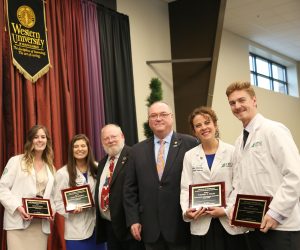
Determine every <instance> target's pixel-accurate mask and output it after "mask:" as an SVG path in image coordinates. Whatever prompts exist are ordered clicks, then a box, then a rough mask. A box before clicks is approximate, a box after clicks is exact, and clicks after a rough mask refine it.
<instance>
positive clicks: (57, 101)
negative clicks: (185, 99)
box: [0, 0, 104, 250]
mask: <svg viewBox="0 0 300 250" xmlns="http://www.w3.org/2000/svg"><path fill="white" fill-rule="evenodd" d="M4 3H5V0H0V27H1V37H0V95H1V96H0V98H1V100H0V117H1V123H0V131H1V132H0V140H1V143H0V175H1V174H2V171H3V168H4V166H5V164H6V162H7V160H8V158H10V157H11V156H13V155H15V154H19V153H22V152H23V145H24V138H25V136H26V133H27V131H28V129H29V128H30V127H31V126H33V125H34V124H43V125H45V126H47V128H48V129H49V131H50V133H51V137H52V140H53V149H54V155H55V159H54V164H55V167H56V168H57V169H58V168H60V167H61V166H62V165H63V164H65V163H66V160H67V147H68V142H69V141H70V139H71V137H72V136H73V135H74V134H77V133H85V134H86V135H87V136H88V137H89V138H90V139H91V141H93V142H94V146H97V147H98V146H99V144H96V143H95V142H96V140H99V137H98V132H97V131H99V130H100V128H101V126H102V125H103V124H104V119H103V112H104V111H103V100H102V98H103V97H102V88H101V86H100V87H99V85H100V84H101V81H100V80H99V79H101V71H98V68H99V67H101V66H100V61H99V58H100V56H99V53H98V58H97V59H95V60H97V61H98V65H97V66H96V67H95V68H94V69H93V70H96V71H97V77H96V78H94V79H92V78H91V74H92V73H95V72H89V70H90V69H88V67H90V65H91V64H92V63H94V61H95V60H91V58H90V57H91V54H93V53H94V52H95V51H99V48H98V47H99V43H97V42H93V43H91V44H88V45H87V44H85V41H88V40H87V37H86V36H85V33H84V30H85V29H86V28H85V27H84V24H85V23H88V22H89V20H88V19H86V20H85V23H84V20H83V14H82V6H81V0H64V1H61V0H48V1H47V2H46V5H45V6H46V16H47V19H46V22H47V35H48V45H49V53H50V62H51V64H52V67H51V69H50V71H49V72H48V73H47V74H46V75H44V76H43V77H42V78H40V79H39V80H38V81H37V82H36V83H34V84H33V83H31V82H29V81H27V80H25V78H24V77H23V76H22V75H21V74H20V73H19V72H18V70H17V69H16V68H15V67H14V66H13V65H12V61H11V50H10V45H9V37H8V31H7V28H6V30H5V27H6V14H5V13H6V12H5V10H4ZM86 18H87V16H86ZM96 30H97V29H96ZM97 33H98V32H97ZM95 39H96V38H95ZM97 39H99V38H97ZM87 46H91V48H89V51H87ZM95 89H96V90H97V92H95ZM94 92H95V93H94ZM91 93H92V94H93V96H94V97H93V98H90V96H91ZM99 99H100V100H99ZM96 101H97V102H96ZM94 106H97V109H95V107H94ZM94 110H96V113H95V115H94V113H93V112H91V111H94ZM97 121H98V123H97ZM96 123H97V127H95V126H96V125H95V124H96ZM96 150H97V151H99V150H100V149H99V148H97V149H96ZM0 207H1V209H0V226H1V233H2V237H1V246H2V249H3V250H4V249H5V245H6V243H5V237H4V231H3V224H2V222H3V221H2V220H3V207H2V206H0ZM63 223H64V222H63V219H62V217H61V216H58V215H57V216H56V221H55V224H54V228H53V232H54V233H53V234H52V235H51V237H50V240H49V246H48V249H53V250H54V249H55V250H58V249H65V245H64V240H63Z"/></svg>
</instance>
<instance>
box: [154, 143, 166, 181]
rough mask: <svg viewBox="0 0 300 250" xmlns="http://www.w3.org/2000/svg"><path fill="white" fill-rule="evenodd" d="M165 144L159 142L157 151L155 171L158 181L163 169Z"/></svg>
mask: <svg viewBox="0 0 300 250" xmlns="http://www.w3.org/2000/svg"><path fill="white" fill-rule="evenodd" d="M165 143H166V142H165V141H164V140H160V141H159V144H160V147H159V150H158V155H157V162H156V169H157V173H158V177H159V180H161V177H162V175H163V172H164V168H165V159H164V154H165Z"/></svg>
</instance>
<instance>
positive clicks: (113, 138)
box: [103, 135, 118, 142]
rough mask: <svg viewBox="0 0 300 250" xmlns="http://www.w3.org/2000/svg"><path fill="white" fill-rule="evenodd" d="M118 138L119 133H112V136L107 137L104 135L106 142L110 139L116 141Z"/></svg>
mask: <svg viewBox="0 0 300 250" xmlns="http://www.w3.org/2000/svg"><path fill="white" fill-rule="evenodd" d="M117 139H118V135H111V136H107V137H104V138H103V141H105V142H109V141H110V140H111V141H115V140H117Z"/></svg>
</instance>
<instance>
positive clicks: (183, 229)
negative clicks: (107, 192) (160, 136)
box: [124, 132, 197, 244]
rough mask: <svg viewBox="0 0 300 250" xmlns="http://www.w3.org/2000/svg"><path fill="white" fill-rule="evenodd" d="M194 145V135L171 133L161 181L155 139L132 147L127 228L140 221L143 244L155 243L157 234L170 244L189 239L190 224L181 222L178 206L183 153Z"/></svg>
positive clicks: (126, 197) (126, 196) (126, 199)
mask: <svg viewBox="0 0 300 250" xmlns="http://www.w3.org/2000/svg"><path fill="white" fill-rule="evenodd" d="M196 145H197V140H196V139H195V138H194V137H192V136H189V135H183V134H179V133H175V132H174V133H173V135H172V139H171V144H170V148H169V152H168V155H167V160H166V164H165V169H164V172H163V175H162V178H161V181H160V180H159V178H158V174H157V170H156V161H155V153H154V138H153V137H152V138H150V139H147V140H144V141H142V142H140V143H138V144H136V145H134V146H133V147H132V151H131V157H130V160H129V167H128V170H127V173H126V178H125V185H124V207H125V212H126V220H127V225H128V226H129V227H130V226H131V225H132V224H134V223H140V224H142V238H143V241H144V242H145V243H152V242H156V241H157V240H158V238H159V236H160V234H162V235H163V237H164V239H165V240H166V241H167V242H170V243H179V244H180V243H185V242H186V241H187V240H188V237H189V234H190V233H189V224H188V223H186V222H184V221H183V219H182V211H181V207H180V180H181V172H182V163H183V157H184V154H185V152H186V151H188V150H189V149H191V148H193V147H195V146H196Z"/></svg>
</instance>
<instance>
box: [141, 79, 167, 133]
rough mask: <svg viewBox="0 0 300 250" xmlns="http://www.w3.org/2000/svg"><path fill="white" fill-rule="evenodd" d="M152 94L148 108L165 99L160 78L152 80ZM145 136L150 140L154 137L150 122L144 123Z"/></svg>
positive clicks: (150, 86)
mask: <svg viewBox="0 0 300 250" xmlns="http://www.w3.org/2000/svg"><path fill="white" fill-rule="evenodd" d="M149 88H150V89H151V93H150V95H149V97H148V98H147V107H150V106H151V105H152V104H153V103H154V102H157V101H161V100H162V98H163V93H162V88H161V81H160V80H159V79H158V78H152V79H151V82H150V84H149ZM144 135H145V136H146V137H147V138H149V137H151V136H153V132H152V130H151V129H150V127H149V123H148V121H146V122H145V123H144Z"/></svg>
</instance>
